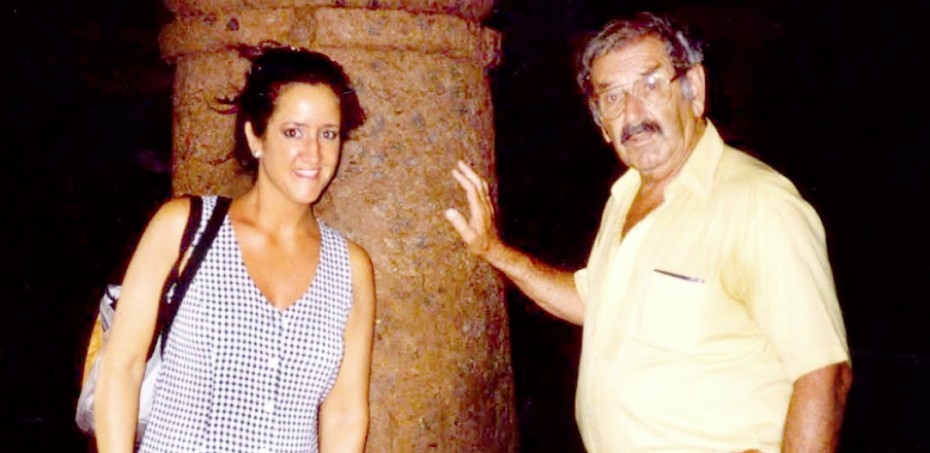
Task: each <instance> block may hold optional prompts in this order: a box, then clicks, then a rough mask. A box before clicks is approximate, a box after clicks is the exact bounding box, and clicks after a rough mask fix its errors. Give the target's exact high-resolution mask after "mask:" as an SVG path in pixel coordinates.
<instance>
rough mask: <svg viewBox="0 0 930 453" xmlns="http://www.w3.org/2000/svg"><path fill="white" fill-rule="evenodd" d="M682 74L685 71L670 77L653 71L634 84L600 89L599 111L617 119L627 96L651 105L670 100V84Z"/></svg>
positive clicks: (624, 105) (598, 93)
mask: <svg viewBox="0 0 930 453" xmlns="http://www.w3.org/2000/svg"><path fill="white" fill-rule="evenodd" d="M682 74H684V72H678V73H676V74H675V75H674V76H673V77H672V78H668V76H666V75H665V74H661V73H657V72H653V73H651V74H648V75H646V76H645V77H643V78H641V79H639V80H637V81H635V82H633V83H632V85H630V84H628V85H614V86H612V87H609V88H606V89H604V90H602V91H599V92H597V93H595V94H594V96H595V102H597V111H598V113H600V115H601V118H603V119H605V120H612V119H615V118H617V117H618V116H620V115H622V114H623V110H624V109H625V108H626V97H627V96H634V97H635V98H636V99H639V100H640V101H643V102H644V103H646V104H649V105H650V106H654V105H656V104H661V103H663V102H665V101H667V100H668V98H669V95H670V94H671V92H672V90H670V89H669V86H670V85H671V84H672V82H674V81H675V80H678V78H679V77H681V76H682Z"/></svg>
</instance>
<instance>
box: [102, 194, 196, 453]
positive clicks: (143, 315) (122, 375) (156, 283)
mask: <svg viewBox="0 0 930 453" xmlns="http://www.w3.org/2000/svg"><path fill="white" fill-rule="evenodd" d="M189 212H190V201H189V200H186V199H177V200H172V201H169V202H168V203H166V204H165V205H164V206H162V207H161V209H159V211H158V212H157V213H156V214H155V216H154V217H153V218H152V220H151V221H150V222H149V225H148V226H147V227H146V229H145V232H144V233H143V234H142V239H141V240H140V241H139V244H138V246H137V247H136V251H135V253H134V254H133V257H132V260H131V261H130V263H129V268H128V269H127V270H126V276H125V278H124V279H123V287H122V289H121V292H120V298H119V303H118V304H117V307H116V315H115V317H114V321H113V326H112V327H111V328H110V331H109V332H108V336H109V338H108V339H107V344H106V347H105V348H104V349H103V351H102V352H101V354H102V355H101V367H100V376H99V378H98V381H97V392H96V401H95V403H94V425H95V429H96V437H97V448H98V450H99V451H100V453H110V452H118V453H131V452H132V451H133V444H134V439H135V432H136V417H137V414H138V410H139V387H140V385H141V383H142V376H143V375H144V373H145V362H146V359H147V355H148V349H149V346H150V344H151V341H152V335H153V333H154V331H155V322H156V319H157V317H158V306H159V302H160V296H161V291H162V287H163V285H164V283H165V279H166V278H167V277H168V273H169V272H170V271H171V267H172V266H173V265H174V263H175V261H176V260H177V258H178V248H179V244H180V243H181V235H182V234H183V231H184V227H185V225H186V224H187V217H188V214H189Z"/></svg>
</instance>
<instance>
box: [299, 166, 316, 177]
mask: <svg viewBox="0 0 930 453" xmlns="http://www.w3.org/2000/svg"><path fill="white" fill-rule="evenodd" d="M294 174H295V175H297V176H298V177H300V178H316V177H317V176H319V175H320V169H319V168H316V169H312V170H309V169H296V170H294Z"/></svg>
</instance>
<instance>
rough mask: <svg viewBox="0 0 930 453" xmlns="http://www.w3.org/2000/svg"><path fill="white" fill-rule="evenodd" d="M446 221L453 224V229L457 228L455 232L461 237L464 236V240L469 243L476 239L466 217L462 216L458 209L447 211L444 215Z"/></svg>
mask: <svg viewBox="0 0 930 453" xmlns="http://www.w3.org/2000/svg"><path fill="white" fill-rule="evenodd" d="M444 214H445V216H446V220H448V221H449V223H451V224H452V227H453V228H455V231H458V233H459V236H462V240H464V241H465V242H469V241H471V240H472V239H474V237H475V233H474V231H472V229H471V227H470V226H469V225H468V221H467V220H465V217H463V216H462V214H461V213H459V211H458V210H456V209H446V212H445V213H444Z"/></svg>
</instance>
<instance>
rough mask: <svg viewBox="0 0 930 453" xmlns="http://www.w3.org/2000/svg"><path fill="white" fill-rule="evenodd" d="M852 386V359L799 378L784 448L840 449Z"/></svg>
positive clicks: (792, 450)
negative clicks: (847, 397)
mask: <svg viewBox="0 0 930 453" xmlns="http://www.w3.org/2000/svg"><path fill="white" fill-rule="evenodd" d="M851 385H852V369H851V368H850V366H849V363H848V362H843V363H838V364H835V365H830V366H827V367H824V368H820V369H818V370H815V371H812V372H810V373H808V374H805V375H804V376H801V377H800V378H798V380H797V381H795V383H794V393H793V394H792V396H791V403H790V405H789V406H788V416H787V418H786V419H785V439H784V445H783V449H782V451H784V452H785V453H798V452H804V453H807V452H818V453H820V452H826V453H832V452H834V451H836V448H837V446H838V444H839V434H840V428H841V427H842V425H843V413H844V412H845V410H846V395H847V394H848V393H849V388H850V386H851Z"/></svg>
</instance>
